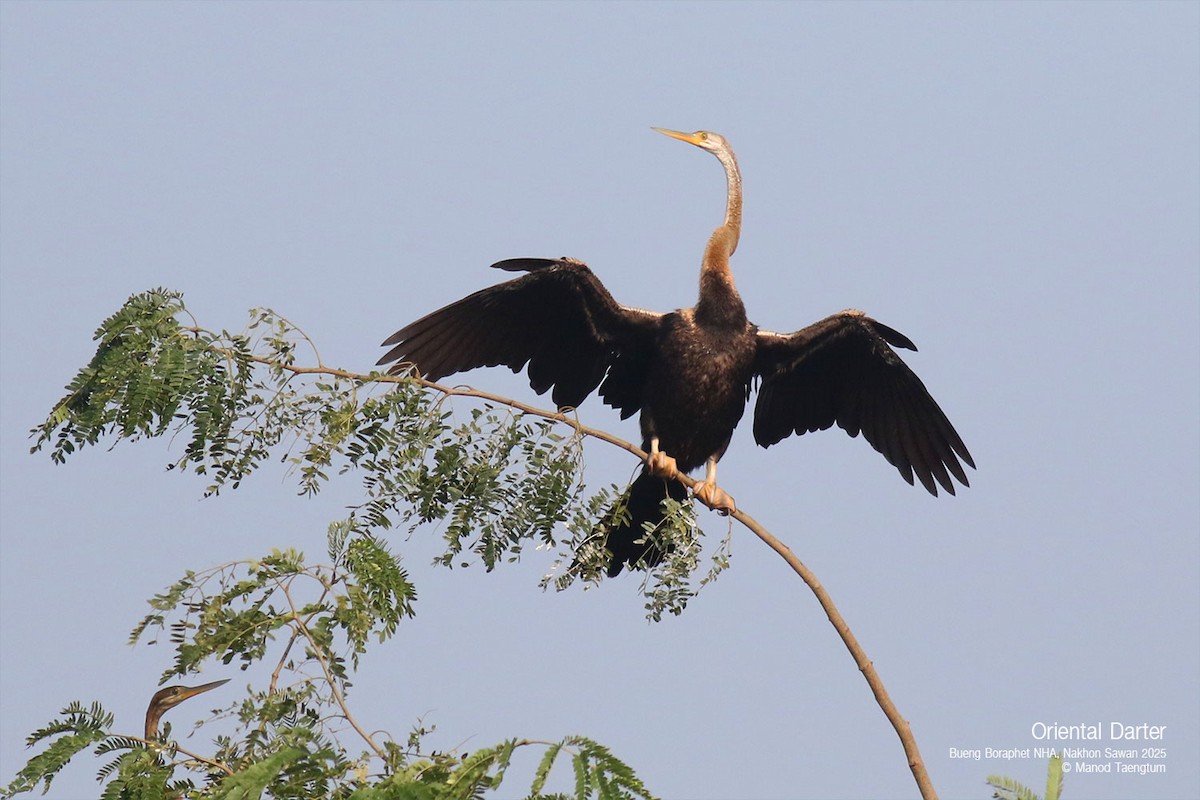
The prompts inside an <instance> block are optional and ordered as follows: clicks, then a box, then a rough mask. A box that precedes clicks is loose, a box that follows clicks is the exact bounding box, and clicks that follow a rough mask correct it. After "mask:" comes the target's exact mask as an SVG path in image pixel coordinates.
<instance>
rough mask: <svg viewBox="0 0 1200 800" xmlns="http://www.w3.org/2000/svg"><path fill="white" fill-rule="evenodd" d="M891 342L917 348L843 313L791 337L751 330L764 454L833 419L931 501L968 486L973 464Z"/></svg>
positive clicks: (758, 434) (757, 428)
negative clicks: (940, 491)
mask: <svg viewBox="0 0 1200 800" xmlns="http://www.w3.org/2000/svg"><path fill="white" fill-rule="evenodd" d="M889 345H893V346H895V347H901V348H904V349H909V350H916V349H917V348H916V346H915V345H914V344H913V343H912V341H911V340H909V339H908V337H906V336H905V335H904V334H902V333H900V332H899V331H896V330H895V329H893V328H890V327H888V326H887V325H884V324H883V323H881V322H878V321H876V320H873V319H871V318H870V317H867V316H866V315H864V314H863V313H862V312H861V311H843V312H841V313H840V314H834V315H833V316H830V317H827V318H825V319H823V320H821V321H820V322H817V323H814V324H813V325H810V326H808V327H807V328H804V329H803V330H799V331H796V332H795V333H791V334H779V333H772V332H770V331H759V332H758V352H757V360H756V363H755V372H756V374H758V375H759V376H760V377H761V378H762V385H761V387H760V388H759V393H758V401H757V403H756V405H755V409H754V439H755V441H757V442H758V443H759V444H760V445H762V446H763V447H770V446H771V445H773V444H775V443H776V442H779V441H780V440H782V439H784V438H786V437H787V436H790V435H791V434H793V433H796V434H804V433H809V432H811V431H816V430H824V429H826V428H829V427H831V426H832V425H833V424H834V423H835V422H836V423H837V424H838V426H839V427H840V428H842V429H843V430H845V431H846V432H847V433H848V434H850V435H851V436H857V435H858V434H859V433H862V435H863V438H864V439H866V440H867V442H869V443H870V444H871V446H872V447H874V448H875V449H876V450H877V451H879V453H880V454H882V455H883V457H884V458H885V459H887V461H888V463H890V464H891V465H892V466H894V467H895V468H896V469H897V470H898V471H899V472H900V475H901V477H903V478H904V480H905V481H907V482H908V483H909V484H913V483H914V478H915V479H916V480H919V481H920V482H921V485H922V486H924V487H925V489H926V490H927V491H928V492H929V493H930V494H932V495H935V496H936V495H937V487H938V486H939V485H940V486H941V487H942V488H943V489H944V490H945V491H946V492H948V493H950V494H954V479H957V480H958V482H959V483H961V484H962V485H963V486H968V485H969V483H968V482H967V475H966V471H965V470H964V469H963V466H962V465H963V463H966V464H967V465H969V466H971V467H972V468H973V467H974V466H975V462H974V460H972V458H971V455H970V453H969V452H968V451H967V448H966V445H965V444H963V441H962V438H961V437H960V436H959V435H958V432H957V431H956V430H955V429H954V426H953V425H951V423H950V420H949V419H948V418H947V417H946V415H945V413H943V412H942V409H941V408H940V407H939V406H938V404H937V401H935V400H934V399H933V397H932V396H931V395H930V394H929V391H928V390H927V389H926V388H925V384H923V383H922V382H921V379H920V378H918V377H917V375H916V373H914V372H913V371H912V370H911V369H909V367H908V365H906V364H905V363H904V361H902V360H901V359H900V356H898V355H897V354H896V352H895V351H894V350H893V349H892V347H890V346H889Z"/></svg>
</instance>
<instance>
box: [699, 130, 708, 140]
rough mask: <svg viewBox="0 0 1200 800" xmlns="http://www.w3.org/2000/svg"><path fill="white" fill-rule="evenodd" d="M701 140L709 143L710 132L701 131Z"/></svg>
mask: <svg viewBox="0 0 1200 800" xmlns="http://www.w3.org/2000/svg"><path fill="white" fill-rule="evenodd" d="M699 138H700V141H702V142H707V141H708V131H700V135H699Z"/></svg>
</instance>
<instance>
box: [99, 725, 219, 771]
mask: <svg viewBox="0 0 1200 800" xmlns="http://www.w3.org/2000/svg"><path fill="white" fill-rule="evenodd" d="M121 738H123V739H132V740H134V741H135V742H141V743H142V744H144V745H146V747H147V748H149V749H151V750H154V751H155V752H158V753H164V754H165V753H183V754H184V755H185V756H187V757H188V758H190V759H192V760H193V761H198V762H200V763H201V764H208V765H209V766H210V767H212V768H213V769H219V770H221V771H222V772H224V773H225V774H226V775H232V774H233V770H232V769H230V767H229V765H228V764H224V763H222V762H220V761H213V760H212V759H211V758H205V757H204V756H202V755H200V754H199V753H193V752H192V751H190V750H184V749H183V748H182V747H180V746H179V743H178V742H175V743H173V744H163V743H162V742H158V741H155V740H153V739H144V738H142V737H141V736H133V735H131V734H122V735H121Z"/></svg>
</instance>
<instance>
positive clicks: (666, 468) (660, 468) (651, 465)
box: [646, 450, 679, 480]
mask: <svg viewBox="0 0 1200 800" xmlns="http://www.w3.org/2000/svg"><path fill="white" fill-rule="evenodd" d="M646 468H647V469H648V470H649V471H650V474H651V475H653V476H654V477H656V478H663V479H664V480H669V479H671V478H674V477H675V476H676V475H678V474H679V467H677V466H676V465H675V459H673V458H671V457H670V456H669V455H667V454H666V453H664V452H662V451H661V450H656V451H654V452H653V453H651V454H650V460H649V461H647V462H646Z"/></svg>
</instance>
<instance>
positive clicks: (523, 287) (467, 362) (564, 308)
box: [378, 258, 663, 413]
mask: <svg viewBox="0 0 1200 800" xmlns="http://www.w3.org/2000/svg"><path fill="white" fill-rule="evenodd" d="M492 266H493V267H495V268H497V269H502V270H506V271H509V272H527V273H528V274H526V275H523V276H521V277H520V278H516V279H514V280H511V281H508V282H507V283H501V284H499V285H497V286H492V287H489V288H487V289H481V290H480V291H478V292H475V293H474V294H471V295H468V296H467V297H464V298H463V299H462V300H459V301H458V302H456V303H451V304H450V305H448V306H446V307H445V308H441V309H438V310H437V311H434V312H433V313H431V314H427V315H425V316H424V317H421V318H420V319H419V320H417V321H416V322H413V323H411V324H409V325H406V326H405V327H403V328H401V329H400V330H398V331H396V333H394V334H392V335H391V336H389V337H388V338H387V339H386V340H385V341H384V342H383V346H384V347H388V346H391V348H392V349H391V350H389V351H388V352H387V353H386V354H385V355H384V356H383V358H381V359H379V362H378V363H379V364H388V363H391V362H399V363H397V364H395V365H394V366H393V367H392V368H391V370H390V371H391V372H393V373H400V372H404V371H405V370H407V369H409V368H415V369H416V371H417V372H419V373H420V374H421V375H423V376H424V377H426V378H427V379H429V380H432V381H436V380H440V379H441V378H443V377H445V376H447V375H453V374H454V373H456V372H463V371H465V370H469V369H475V368H476V367H493V366H497V365H500V364H503V365H504V366H506V367H508V368H509V369H511V370H512V371H513V372H520V371H521V369H522V368H523V367H525V366H526V364H528V366H529V384H530V385H531V386H532V387H533V389H534V391H536V392H537V393H538V394H541V393H543V392H545V391H546V390H547V389H550V388H551V387H553V390H554V391H553V392H552V394H551V397H552V398H553V400H554V403H555V405H557V406H558V407H560V408H563V407H568V406H570V407H574V406H578V405H579V404H580V403H582V402H583V400H584V399H585V398H586V397H587V396H588V395H589V394H591V393H592V391H594V390H595V389H596V387H597V386H599V385H600V381H601V380H603V379H604V376H605V373H606V372H607V371H608V368H609V366H610V364H612V363H613V362H614V361H615V360H618V359H623V361H624V362H628V361H634V362H637V361H640V360H641V359H640V358H638V357H637V354H638V353H639V352H645V351H646V350H648V349H649V348H650V347H652V346H653V340H654V336H655V334H656V332H657V330H658V327H659V325H660V321H661V319H662V316H663V315H661V314H656V313H654V312H650V311H643V310H641V309H637V308H630V307H628V306H622V305H620V304H619V303H617V301H616V300H614V299H613V296H612V295H611V294H610V293H609V291H608V290H607V289H605V288H604V285H603V284H602V283H600V281H599V279H598V278H596V276H595V275H594V274H593V273H592V271H591V270H590V269H588V267H587V265H586V264H584V263H583V262H582V261H576V260H574V259H569V258H562V259H544V258H514V259H509V260H507V261H500V262H498V263H496V264H493V265H492ZM625 372H628V370H625ZM637 379H638V377H637V376H636V375H634V376H632V377H628V378H625V379H624V380H625V382H626V383H628V382H629V381H631V380H637ZM610 382H611V381H610ZM620 388H623V387H618V389H620ZM624 388H628V387H624ZM607 390H608V382H606V400H608V401H609V403H610V404H611V405H615V406H617V407H618V408H622V410H623V411H624V410H625V409H624V407H623V406H622V405H620V404H619V403H614V402H612V400H611V399H609V398H608V396H607V394H608V391H607ZM618 395H620V396H626V395H628V396H633V395H640V392H636V391H625V392H621V391H618ZM628 402H629V401H626V404H628ZM635 410H636V409H635ZM630 413H632V411H630Z"/></svg>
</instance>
